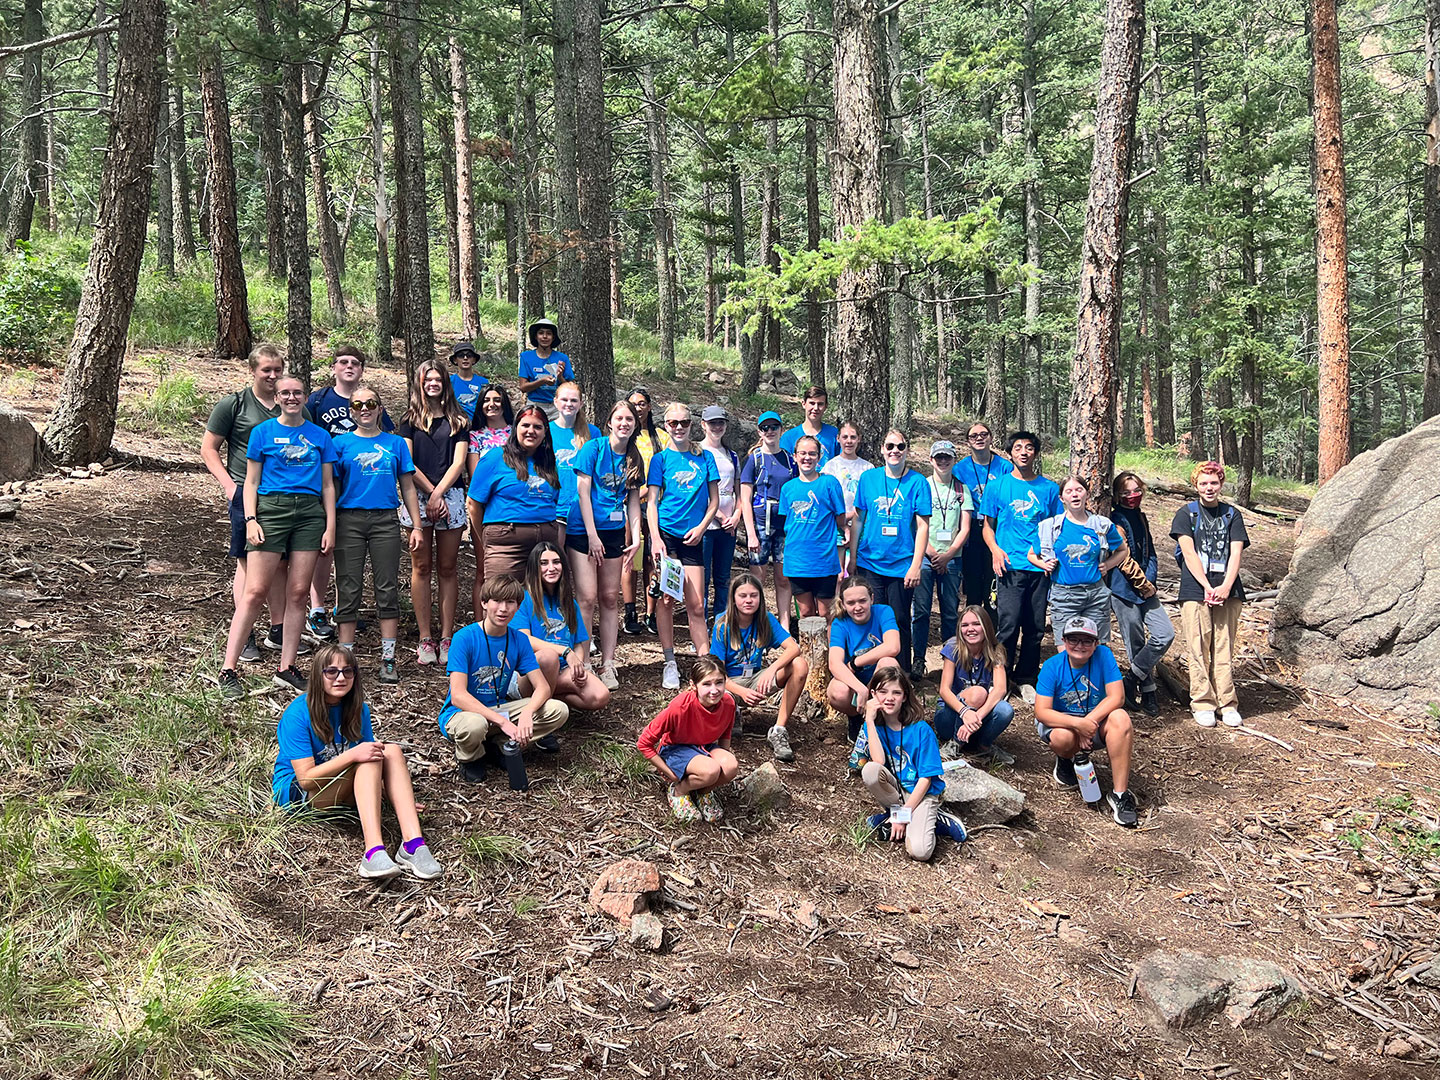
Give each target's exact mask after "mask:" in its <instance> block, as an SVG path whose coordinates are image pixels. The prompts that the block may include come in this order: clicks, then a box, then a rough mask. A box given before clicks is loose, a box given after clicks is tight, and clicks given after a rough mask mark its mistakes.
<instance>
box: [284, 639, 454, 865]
mask: <svg viewBox="0 0 1440 1080" xmlns="http://www.w3.org/2000/svg"><path fill="white" fill-rule="evenodd" d="M275 736H276V740H277V742H278V743H279V749H278V750H277V751H276V754H275V773H274V778H273V780H272V781H271V790H272V793H273V797H274V800H275V805H277V806H279V807H282V808H284V809H286V810H291V809H298V808H299V807H302V806H309V807H314V808H315V809H317V810H323V809H328V808H330V807H332V806H342V805H348V806H353V807H355V811H356V813H357V814H358V815H359V817H360V832H361V835H362V836H363V837H364V838H365V854H364V855H363V856H361V858H360V866H359V868H358V872H359V874H360V876H361V877H363V878H372V879H384V878H392V877H394V876H395V875H396V874H399V873H400V872H401V871H402V870H404V871H408V872H409V873H411V874H413V875H414V876H415V877H418V878H420V879H422V880H427V881H428V880H429V879H431V878H436V877H439V876H440V874H441V873H442V870H441V866H440V864H439V863H438V862H437V861H436V860H435V856H434V855H432V854H431V853H430V847H429V845H428V844H426V843H425V837H424V835H423V834H422V833H421V832H420V817H419V815H418V814H417V813H416V810H415V789H414V787H413V786H412V785H411V783H410V768H409V766H408V765H406V764H405V752H404V751H403V750H402V749H401V747H400V744H399V743H395V742H389V743H387V742H383V741H381V740H379V739H377V738H375V732H374V730H373V729H372V727H371V723H370V706H369V705H367V704H365V691H364V688H363V686H362V685H361V679H360V669H359V668H358V667H356V666H355V658H354V657H353V656H351V655H350V650H349V649H346V648H345V647H344V646H342V645H323V646H321V647H320V649H318V650H317V651H316V653H315V660H314V664H313V666H312V667H311V669H310V679H309V681H308V682H307V683H306V686H305V693H303V694H302V695H300V696H299V697H297V698H296V699H295V700H294V701H292V702H291V703H290V704H289V706H288V707H287V708H286V709H285V711H284V712H283V713H281V714H280V722H279V723H278V724H277V725H276V728H275ZM385 799H389V800H390V807H391V809H393V810H394V811H395V820H396V821H397V822H398V823H399V825H400V835H401V836H402V837H403V838H404V839H403V841H402V843H401V844H400V846H399V847H398V848H396V849H395V857H394V858H393V859H392V858H391V857H390V855H389V853H388V852H387V851H386V850H385V838H384V835H383V833H382V832H381V820H380V814H381V810H382V806H383V801H384V800H385Z"/></svg>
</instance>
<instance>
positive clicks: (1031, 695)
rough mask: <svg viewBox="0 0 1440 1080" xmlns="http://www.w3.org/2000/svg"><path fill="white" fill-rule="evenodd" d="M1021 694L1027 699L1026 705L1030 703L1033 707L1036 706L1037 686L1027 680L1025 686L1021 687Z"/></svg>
mask: <svg viewBox="0 0 1440 1080" xmlns="http://www.w3.org/2000/svg"><path fill="white" fill-rule="evenodd" d="M1020 696H1021V697H1022V698H1024V699H1025V704H1026V705H1029V706H1031V707H1032V708H1033V707H1034V705H1035V687H1033V686H1031V685H1030V684H1029V683H1028V682H1027V683H1026V684H1025V685H1024V686H1022V687H1020Z"/></svg>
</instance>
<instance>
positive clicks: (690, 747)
mask: <svg viewBox="0 0 1440 1080" xmlns="http://www.w3.org/2000/svg"><path fill="white" fill-rule="evenodd" d="M719 745H720V744H719V743H718V742H712V743H711V744H710V745H709V746H696V745H694V744H693V743H670V744H668V745H666V746H662V747H661V748H660V760H661V761H663V762H665V764H666V765H668V766H669V767H670V771H671V772H673V773H674V774H675V775H676V776H678V777H679V778H680V779H682V780H683V779H685V770H686V769H687V768H688V767H689V765H690V762H691V761H693V760H694V759H695V758H697V757H709V756H710V751H711V750H714V749H715V748H716V747H717V746H719Z"/></svg>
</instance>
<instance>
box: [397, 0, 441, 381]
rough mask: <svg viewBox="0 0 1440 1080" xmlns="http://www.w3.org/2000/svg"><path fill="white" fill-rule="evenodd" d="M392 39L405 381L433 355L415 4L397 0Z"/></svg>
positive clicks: (416, 0) (413, 0)
mask: <svg viewBox="0 0 1440 1080" xmlns="http://www.w3.org/2000/svg"><path fill="white" fill-rule="evenodd" d="M396 7H397V8H398V14H399V16H400V18H399V20H398V22H399V32H398V34H397V35H396V39H397V42H398V44H399V47H400V68H401V71H402V73H403V75H404V77H403V78H402V79H401V82H400V91H401V102H400V104H401V109H402V111H403V113H404V117H405V126H404V129H403V131H402V132H401V134H402V136H403V146H401V147H397V156H399V157H403V158H404V161H405V189H404V193H403V198H404V200H405V223H404V227H405V231H406V243H405V378H406V385H407V386H408V385H409V382H410V380H411V378H412V377H413V376H414V374H415V368H416V367H417V366H419V364H420V363H421V362H422V361H424V360H429V359H430V358H431V357H433V356H434V355H435V330H434V322H433V315H432V312H431V309H430V224H429V222H430V218H429V212H428V209H427V207H426V205H425V202H426V200H425V126H424V124H423V123H422V120H421V115H420V110H421V102H420V38H419V29H418V28H419V26H420V21H421V15H420V2H419V0H398V2H397V4H396Z"/></svg>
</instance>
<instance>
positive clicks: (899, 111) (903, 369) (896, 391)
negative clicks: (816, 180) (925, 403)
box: [885, 8, 915, 431]
mask: <svg viewBox="0 0 1440 1080" xmlns="http://www.w3.org/2000/svg"><path fill="white" fill-rule="evenodd" d="M885 56H886V64H885V85H886V87H887V89H888V96H889V109H888V112H889V128H890V131H889V136H890V137H889V140H888V146H887V153H886V162H885V180H886V196H887V198H886V202H887V203H888V204H889V212H890V213H889V217H890V221H891V222H895V221H899V220H900V219H901V218H904V217H906V216H908V215H909V213H910V206H909V200H908V199H907V197H906V194H905V170H906V167H907V166H906V163H905V152H906V147H905V136H906V133H905V114H904V102H902V101H901V99H900V79H901V67H900V12H899V9H898V8H894V9H892V10H891V12H890V14H889V15H887V16H886V17H885ZM902 283H903V279H902V278H900V277H898V276H897V278H896V280H895V283H894V284H895V286H896V291H895V292H894V293H893V294H892V295H891V297H890V351H891V355H892V356H893V357H894V358H895V364H894V369H893V370H894V375H895V381H894V383H893V395H894V416H893V417H892V420H891V422H892V423H893V424H894V425H895V426H896V427H898V428H899V429H900V430H901V431H909V430H910V421H911V419H912V417H913V416H914V412H915V302H914V301H913V300H911V299H910V297H908V296H906V295H905V294H904V293H902V292H900V291H899V287H900V286H901V285H902Z"/></svg>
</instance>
